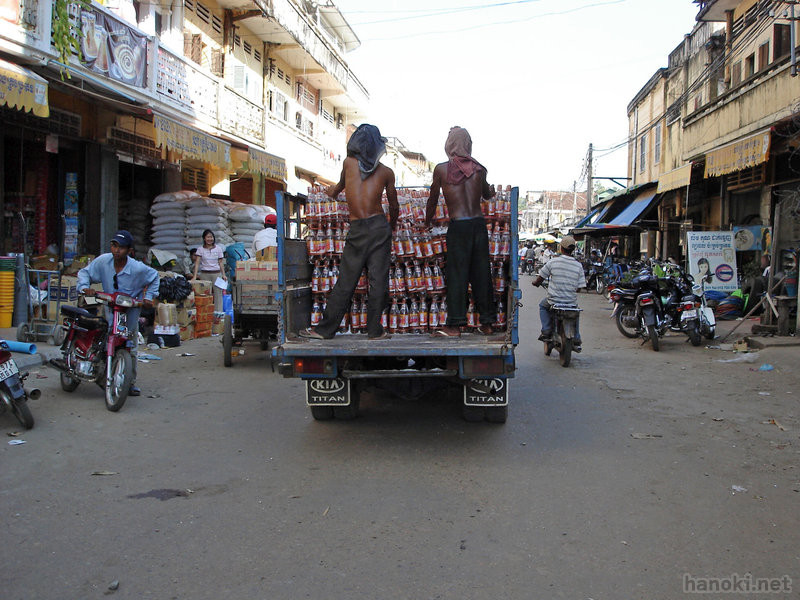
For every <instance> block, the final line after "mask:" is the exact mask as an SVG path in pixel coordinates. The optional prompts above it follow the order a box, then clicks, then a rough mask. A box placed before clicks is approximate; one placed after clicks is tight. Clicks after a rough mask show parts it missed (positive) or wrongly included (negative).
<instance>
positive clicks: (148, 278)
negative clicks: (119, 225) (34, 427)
mask: <svg viewBox="0 0 800 600" xmlns="http://www.w3.org/2000/svg"><path fill="white" fill-rule="evenodd" d="M132 248H133V236H132V235H131V234H130V232H128V231H125V230H124V229H123V230H120V231H118V232H117V233H115V234H114V237H112V238H111V252H107V253H105V254H101V255H100V256H98V257H97V258H95V259H94V260H93V261H92V262H91V263H89V265H88V266H86V267H84V268H83V269H81V270H80V271H78V293H79V294H80V293H83V294H85V295H87V296H94V295H95V290H93V289H92V288H91V287H89V286H90V285H91V284H93V283H102V284H103V291H104V292H106V293H113V292H122V293H123V294H127V295H129V296H131V297H132V298H137V299H138V298H142V296H144V299H143V302H142V304H143V305H144V306H152V304H153V299H154V298H155V297H156V296H158V286H159V279H158V271H156V270H155V269H153V268H151V267H148V266H147V265H145V264H144V263H141V262H139V261H138V260H135V259H134V258H132V257H131V256H130V254H131V250H132ZM107 312H108V311H107ZM140 312H141V309H139V308H132V309H130V310H129V311H128V330H129V331H130V334H131V343H132V344H133V347H132V348H131V356H132V357H133V382H132V383H131V388H130V391H129V392H128V395H129V396H139V395H140V394H141V390H140V389H139V388H138V387H137V386H136V362H137V361H136V354H137V352H136V351H137V347H138V340H139V313H140ZM106 319H109V315H108V314H106Z"/></svg>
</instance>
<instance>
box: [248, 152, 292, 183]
mask: <svg viewBox="0 0 800 600" xmlns="http://www.w3.org/2000/svg"><path fill="white" fill-rule="evenodd" d="M247 170H248V171H250V172H251V173H260V174H261V175H263V176H264V177H266V178H268V179H275V180H277V181H286V161H285V160H284V159H282V158H280V157H278V156H273V155H272V154H267V153H266V152H262V151H261V150H258V149H256V148H248V149H247Z"/></svg>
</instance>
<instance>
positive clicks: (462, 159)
mask: <svg viewBox="0 0 800 600" xmlns="http://www.w3.org/2000/svg"><path fill="white" fill-rule="evenodd" d="M444 151H445V152H446V153H447V158H449V159H450V160H449V161H448V163H447V183H449V184H450V185H458V184H459V183H461V182H462V181H464V180H465V179H467V178H469V177H472V175H473V173H475V171H478V170H480V169H483V170H484V171H485V170H486V167H484V166H483V165H482V164H481V163H479V162H478V161H477V160H475V159H474V158H472V138H471V137H470V136H469V132H468V131H467V130H466V129H464V128H463V127H451V128H450V133H449V134H448V135H447V141H446V142H445V143H444Z"/></svg>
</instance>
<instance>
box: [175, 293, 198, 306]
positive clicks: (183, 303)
mask: <svg viewBox="0 0 800 600" xmlns="http://www.w3.org/2000/svg"><path fill="white" fill-rule="evenodd" d="M178 308H194V292H192V293H190V294H189V295H188V296H186V298H184V299H183V300H181V301H180V302H178Z"/></svg>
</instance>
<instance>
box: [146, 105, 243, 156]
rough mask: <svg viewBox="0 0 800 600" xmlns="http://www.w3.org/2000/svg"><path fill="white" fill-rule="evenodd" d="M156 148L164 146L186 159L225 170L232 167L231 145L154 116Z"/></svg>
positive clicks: (170, 120) (159, 116)
mask: <svg viewBox="0 0 800 600" xmlns="http://www.w3.org/2000/svg"><path fill="white" fill-rule="evenodd" d="M153 127H154V128H155V130H156V146H164V145H165V144H166V147H167V148H169V149H170V150H173V151H174V152H177V153H178V154H181V155H182V156H183V157H184V158H194V159H196V160H200V161H202V162H207V163H211V164H212V165H216V166H218V167H222V168H223V169H228V168H230V166H231V145H230V144H229V143H228V142H223V141H222V140H218V139H217V138H215V137H213V136H210V135H208V134H206V133H202V132H201V131H198V130H196V129H192V128H191V127H187V126H185V125H181V124H180V123H176V122H175V121H173V120H172V119H168V118H166V117H162V116H161V115H153Z"/></svg>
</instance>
